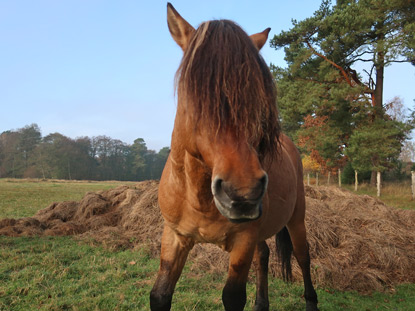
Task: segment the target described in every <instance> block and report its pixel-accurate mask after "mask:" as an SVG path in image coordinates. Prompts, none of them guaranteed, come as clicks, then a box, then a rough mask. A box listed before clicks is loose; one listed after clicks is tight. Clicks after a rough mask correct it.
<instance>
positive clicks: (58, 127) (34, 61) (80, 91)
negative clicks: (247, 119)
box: [0, 0, 415, 150]
mask: <svg viewBox="0 0 415 311" xmlns="http://www.w3.org/2000/svg"><path fill="white" fill-rule="evenodd" d="M320 2H321V1H320V0H297V1H263V0H256V1H247V0H244V1H243V0H232V1H226V0H220V1H219V0H211V1H198V2H196V1H189V0H177V1H172V4H173V5H174V6H175V8H176V9H177V10H178V11H179V13H180V14H181V15H182V16H183V17H184V18H186V19H187V20H188V21H189V22H190V23H191V24H192V25H193V26H197V25H198V24H200V23H201V22H203V21H206V20H210V19H216V18H227V19H232V20H234V21H236V22H237V23H238V24H239V25H241V26H242V27H243V28H244V29H245V30H246V31H247V32H248V34H252V33H256V32H259V31H262V30H264V29H265V28H267V27H271V28H272V30H271V33H270V37H272V36H273V35H274V34H278V33H279V32H280V31H281V30H288V29H289V28H290V27H291V19H292V18H294V19H297V20H301V19H304V18H306V17H309V16H311V15H312V13H313V12H314V11H315V10H317V9H318V7H319V6H320ZM166 3H167V2H166V1H158V0H157V1H138V0H136V1H129V0H125V1H98V0H60V1H56V0H49V1H46V0H37V1H33V0H27V1H22V0H9V1H1V2H0V133H1V132H3V131H6V130H10V129H18V128H21V127H23V126H25V125H29V124H32V123H37V124H38V125H39V126H40V128H41V131H42V134H43V136H46V135H47V134H49V133H53V132H59V133H61V134H63V135H66V136H69V137H71V138H75V137H79V136H90V137H92V136H97V135H107V136H110V137H111V138H114V139H120V140H122V141H124V142H126V143H130V144H131V143H132V142H133V141H134V140H135V139H136V138H139V137H141V138H144V139H145V141H146V143H147V146H148V147H149V148H150V149H155V150H159V149H160V148H162V147H164V146H169V144H170V136H171V131H172V128H173V122H174V115H175V109H176V103H175V97H174V74H175V72H176V69H177V67H178V65H179V63H180V59H181V55H182V52H181V50H180V48H179V47H178V46H177V45H176V44H175V42H174V41H173V39H172V38H171V37H170V33H169V31H168V28H167V23H166ZM262 55H263V57H264V58H265V60H266V62H267V63H271V62H272V63H274V64H276V65H279V66H285V62H284V60H283V58H284V54H283V52H282V51H275V50H274V49H271V48H270V47H269V45H268V44H267V45H266V46H265V47H264V48H263V49H262ZM394 96H400V97H401V98H403V100H404V103H405V105H407V106H408V107H412V106H413V99H415V67H413V66H411V65H409V64H396V65H393V66H391V67H388V68H387V69H386V73H385V93H384V98H385V101H387V100H390V99H392V98H393V97H394Z"/></svg>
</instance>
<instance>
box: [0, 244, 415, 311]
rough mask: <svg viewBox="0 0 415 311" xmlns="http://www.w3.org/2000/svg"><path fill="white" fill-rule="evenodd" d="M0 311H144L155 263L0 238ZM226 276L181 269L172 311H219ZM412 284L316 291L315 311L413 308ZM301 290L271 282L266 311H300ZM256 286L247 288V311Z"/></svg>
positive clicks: (145, 257) (87, 248)
mask: <svg viewBox="0 0 415 311" xmlns="http://www.w3.org/2000/svg"><path fill="white" fill-rule="evenodd" d="M0 247H1V249H2V252H1V255H0V260H1V262H2V264H1V266H0V310H2V311H3V310H4V311H5V310H13V311H20V310H21V311H23V310H45V311H46V310H74V311H75V310H85V311H87V310H88V311H89V310H101V311H105V310H108V311H110V310H111V311H112V310H149V302H148V297H149V292H150V290H151V287H152V284H153V282H154V278H155V274H156V271H157V268H158V260H157V259H152V258H150V256H149V254H148V252H146V250H139V251H132V250H124V251H116V252H113V251H110V250H106V249H104V248H102V247H97V246H93V245H89V244H87V243H85V242H80V241H76V240H75V239H73V238H70V237H47V238H8V237H0ZM224 275H225V274H223V275H217V274H203V273H202V272H192V271H189V269H187V268H185V271H184V273H183V275H182V277H181V279H180V280H179V283H178V284H177V288H176V292H175V296H174V298H173V308H172V310H177V311H179V310H223V307H222V303H221V299H220V297H221V290H222V286H223V284H224V281H225V280H224ZM414 289H415V287H414V286H413V285H401V286H399V287H398V288H397V290H396V292H395V293H393V294H385V293H374V294H373V295H370V296H363V295H359V294H357V293H353V292H345V293H343V292H337V291H331V290H328V289H318V291H317V292H318V295H319V300H320V304H319V307H320V310H322V311H324V310H356V311H361V310H402V311H405V310H407V311H409V310H415V298H414V295H413V293H414ZM302 292H303V288H302V285H301V284H285V283H283V282H282V281H280V280H278V279H274V278H271V279H270V301H271V310H284V311H294V310H303V309H304V307H305V302H304V299H303V298H301V295H302ZM254 293H255V287H254V285H253V282H252V281H251V282H250V283H249V284H248V302H247V306H246V308H245V309H246V310H252V307H253V304H254Z"/></svg>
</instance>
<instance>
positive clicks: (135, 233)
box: [0, 181, 415, 292]
mask: <svg viewBox="0 0 415 311" xmlns="http://www.w3.org/2000/svg"><path fill="white" fill-rule="evenodd" d="M157 191H158V183H157V182H155V181H147V182H141V183H138V184H136V185H135V186H129V187H128V186H121V187H118V188H115V189H112V190H107V191H101V192H96V193H92V192H90V193H87V194H86V195H85V197H84V198H83V199H82V200H81V201H79V202H73V201H68V202H60V203H53V204H51V205H50V206H49V207H47V208H45V209H43V210H40V211H39V212H38V213H37V214H36V215H35V216H34V217H29V218H21V219H7V218H6V219H2V220H0V235H7V236H42V235H77V236H78V237H80V238H82V239H93V240H94V241H97V242H98V243H101V244H103V245H105V246H106V247H110V248H120V247H121V248H128V247H130V248H132V247H136V248H139V247H143V246H145V247H147V248H149V249H150V251H151V253H152V254H153V255H154V256H158V254H159V248H160V237H161V232H162V228H163V220H162V217H161V215H160V211H159V207H158V204H157ZM306 200H307V216H306V222H307V227H308V240H309V243H310V253H311V258H312V274H313V279H314V280H315V282H316V283H317V285H320V286H328V287H331V288H335V289H339V290H357V291H359V292H371V291H373V290H384V289H385V288H388V287H392V286H394V285H396V284H399V283H414V282H415V230H414V229H413V228H414V227H415V211H408V210H397V209H395V208H392V207H388V206H386V205H385V204H384V203H383V202H382V201H380V200H377V199H374V198H372V197H369V196H358V195H355V194H353V193H350V192H348V191H346V190H342V189H338V188H335V187H306ZM268 244H269V246H270V248H271V250H272V252H271V254H272V255H271V256H272V257H273V258H272V260H270V270H271V273H272V274H273V275H276V276H280V272H279V270H280V269H279V263H278V262H277V260H276V258H275V257H276V255H275V243H274V241H273V240H271V239H270V240H269V241H268ZM227 260H228V255H227V254H226V253H224V252H223V251H221V250H220V249H219V248H218V247H216V246H214V245H209V244H204V245H196V246H195V247H194V249H193V250H192V252H191V253H190V259H189V265H190V267H191V270H194V271H195V272H198V271H208V272H224V271H226V267H227ZM293 269H294V277H295V278H296V279H298V280H300V279H301V272H300V269H299V267H298V266H297V265H296V264H294V266H293Z"/></svg>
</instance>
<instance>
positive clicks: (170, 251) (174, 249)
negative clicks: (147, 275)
mask: <svg viewBox="0 0 415 311" xmlns="http://www.w3.org/2000/svg"><path fill="white" fill-rule="evenodd" d="M193 245H194V243H193V241H192V240H191V239H189V238H185V237H183V236H179V235H177V234H176V233H175V232H174V231H173V230H172V229H171V228H170V227H168V226H167V225H165V226H164V231H163V237H162V239H161V255H160V268H159V271H158V274H157V278H156V283H155V284H154V286H153V289H152V290H151V293H150V308H151V311H169V310H170V307H171V300H172V297H173V292H174V288H175V286H176V283H177V280H178V279H179V277H180V274H181V273H182V270H183V267H184V264H185V262H186V259H187V255H188V254H189V251H190V250H191V249H192V247H193Z"/></svg>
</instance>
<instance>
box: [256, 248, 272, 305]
mask: <svg viewBox="0 0 415 311" xmlns="http://www.w3.org/2000/svg"><path fill="white" fill-rule="evenodd" d="M268 262H269V247H268V245H267V242H265V241H262V242H259V243H258V245H257V247H256V249H255V254H254V266H255V271H256V298H255V307H254V310H255V311H268V310H269V300H268Z"/></svg>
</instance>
